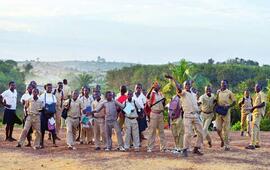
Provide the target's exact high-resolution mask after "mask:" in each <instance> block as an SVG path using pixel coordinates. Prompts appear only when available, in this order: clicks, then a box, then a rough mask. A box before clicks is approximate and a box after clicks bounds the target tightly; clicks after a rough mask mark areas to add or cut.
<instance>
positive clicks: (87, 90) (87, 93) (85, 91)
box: [83, 87, 90, 96]
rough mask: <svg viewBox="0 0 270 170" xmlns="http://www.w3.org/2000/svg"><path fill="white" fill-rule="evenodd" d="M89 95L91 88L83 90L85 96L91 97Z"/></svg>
mask: <svg viewBox="0 0 270 170" xmlns="http://www.w3.org/2000/svg"><path fill="white" fill-rule="evenodd" d="M89 93H90V88H89V87H84V88H83V94H84V96H89Z"/></svg>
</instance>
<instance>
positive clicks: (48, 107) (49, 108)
mask: <svg viewBox="0 0 270 170" xmlns="http://www.w3.org/2000/svg"><path fill="white" fill-rule="evenodd" d="M52 99H53V103H51V104H47V103H46V93H45V113H47V114H54V113H56V103H55V102H54V98H53V95H52Z"/></svg>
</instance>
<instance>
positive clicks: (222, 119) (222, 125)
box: [216, 110, 231, 147]
mask: <svg viewBox="0 0 270 170" xmlns="http://www.w3.org/2000/svg"><path fill="white" fill-rule="evenodd" d="M216 124H217V131H220V132H221V133H222V135H221V137H222V139H223V140H224V146H225V147H229V133H230V127H231V113H230V110H229V111H228V113H227V115H226V116H222V115H219V114H217V115H216Z"/></svg>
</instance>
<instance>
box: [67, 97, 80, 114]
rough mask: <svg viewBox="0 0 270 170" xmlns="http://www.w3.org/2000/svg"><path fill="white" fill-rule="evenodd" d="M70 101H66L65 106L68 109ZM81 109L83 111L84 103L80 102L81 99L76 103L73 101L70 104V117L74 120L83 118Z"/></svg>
mask: <svg viewBox="0 0 270 170" xmlns="http://www.w3.org/2000/svg"><path fill="white" fill-rule="evenodd" d="M69 100H70V99H68V100H66V101H65V103H64V106H65V107H67V106H68V105H69ZM81 109H82V102H81V101H80V100H79V98H77V100H76V101H74V100H73V99H71V102H70V107H69V110H68V113H67V115H68V117H72V118H78V117H80V116H81Z"/></svg>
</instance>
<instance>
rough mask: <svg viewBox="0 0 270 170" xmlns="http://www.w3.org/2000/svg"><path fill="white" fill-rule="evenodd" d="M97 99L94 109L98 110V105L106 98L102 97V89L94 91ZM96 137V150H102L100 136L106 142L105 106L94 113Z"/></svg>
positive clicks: (93, 104) (94, 102)
mask: <svg viewBox="0 0 270 170" xmlns="http://www.w3.org/2000/svg"><path fill="white" fill-rule="evenodd" d="M94 97H95V100H94V101H93V103H92V108H93V110H96V108H97V107H98V105H100V104H101V103H102V102H104V100H102V99H101V93H100V91H99V90H98V91H95V92H94ZM94 118H95V119H94V138H95V147H96V148H95V150H100V149H101V148H100V145H101V142H100V137H102V142H103V143H106V137H105V108H103V109H101V110H100V111H99V112H97V113H95V114H94Z"/></svg>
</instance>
